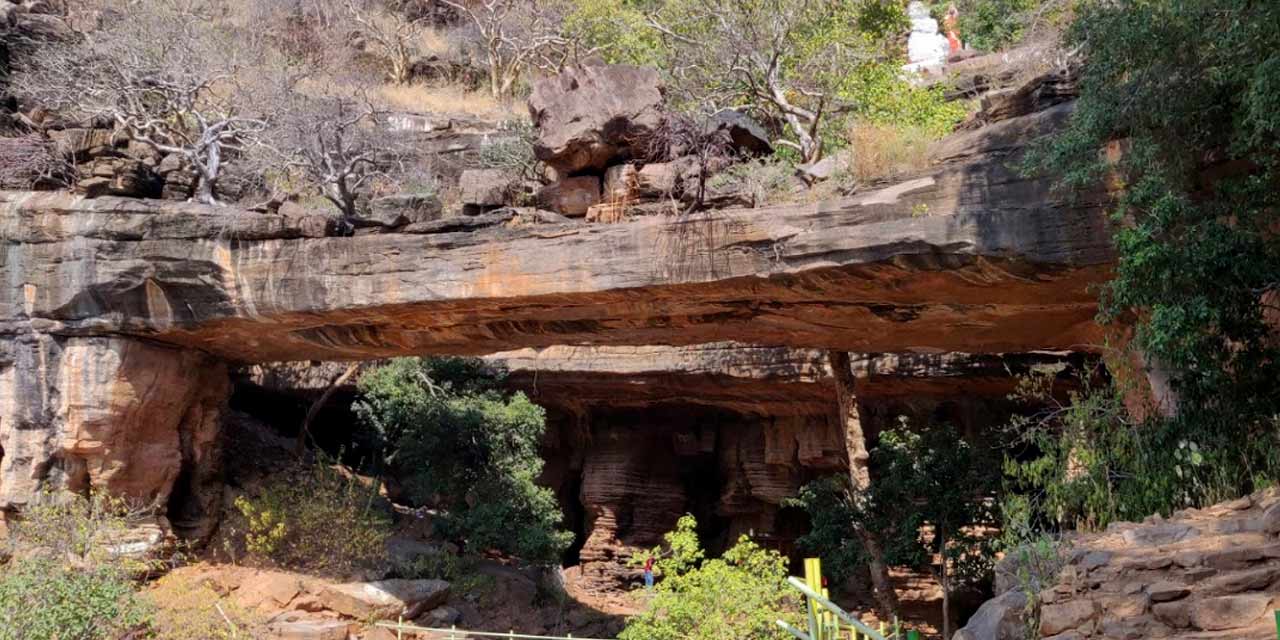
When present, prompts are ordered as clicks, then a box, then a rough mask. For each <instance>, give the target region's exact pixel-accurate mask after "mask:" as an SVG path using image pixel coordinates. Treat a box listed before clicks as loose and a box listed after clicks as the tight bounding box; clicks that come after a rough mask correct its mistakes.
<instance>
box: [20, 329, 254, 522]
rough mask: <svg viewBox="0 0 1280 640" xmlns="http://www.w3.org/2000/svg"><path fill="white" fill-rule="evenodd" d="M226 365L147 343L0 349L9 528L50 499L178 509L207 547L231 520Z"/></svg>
mask: <svg viewBox="0 0 1280 640" xmlns="http://www.w3.org/2000/svg"><path fill="white" fill-rule="evenodd" d="M229 388H230V382H229V380H228V376H227V369H226V366H225V365H224V364H222V363H221V362H218V361H217V360H214V359H212V358H209V357H207V356H204V355H202V354H199V353H195V352H191V351H182V350H178V349H174V348H172V347H168V346H164V345H151V344H148V343H145V342H140V341H137V340H128V339H119V338H108V337H95V338H60V337H53V336H37V337H34V338H30V339H28V338H25V337H24V338H23V339H21V340H11V341H5V342H0V520H3V519H4V515H5V513H7V512H11V511H14V510H17V509H20V508H21V507H22V506H24V505H25V504H27V503H28V502H29V501H31V500H33V499H36V498H37V497H38V495H39V494H40V492H41V491H43V490H50V491H53V490H70V491H76V492H84V491H88V490H89V489H90V488H91V487H92V488H93V489H95V490H99V491H106V492H110V493H113V494H117V495H124V496H129V497H131V498H133V499H134V500H138V501H140V502H142V503H144V504H155V505H160V506H168V505H169V499H170V497H171V495H172V494H174V493H175V492H178V493H180V494H181V497H182V499H181V500H179V501H177V503H179V504H181V509H180V510H179V511H176V512H171V513H170V516H171V517H173V518H174V522H173V523H172V524H173V525H174V527H175V528H176V529H177V530H178V531H179V532H181V533H184V534H187V535H190V536H194V537H201V536H203V535H204V534H205V533H207V532H208V529H209V527H210V526H211V525H212V524H213V523H214V522H216V519H215V518H216V513H217V511H218V510H219V509H221V498H222V493H221V491H222V477H221V474H220V469H221V451H220V438H219V434H220V430H221V423H220V419H221V411H222V408H223V406H224V404H225V402H226V397H227V393H228V391H229Z"/></svg>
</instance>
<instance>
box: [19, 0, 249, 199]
mask: <svg viewBox="0 0 1280 640" xmlns="http://www.w3.org/2000/svg"><path fill="white" fill-rule="evenodd" d="M209 9H210V8H209V7H206V6H205V5H203V4H202V3H200V2H199V1H198V0H154V1H152V2H147V3H146V4H141V3H129V4H124V5H122V6H121V7H120V9H119V10H118V11H115V12H112V13H109V14H107V15H106V17H105V18H104V21H103V24H102V27H101V28H100V29H98V30H96V31H94V32H92V33H88V34H83V35H81V36H80V37H78V38H75V39H72V40H70V41H67V42H51V43H48V44H47V45H46V46H44V47H41V48H40V49H39V50H37V51H35V52H33V53H32V54H31V55H29V56H24V57H23V58H22V59H21V60H20V61H19V64H18V66H17V68H16V70H15V71H16V72H15V73H14V75H13V87H14V89H15V92H17V93H19V94H24V95H25V96H27V97H29V98H31V99H33V100H34V101H36V102H37V103H39V104H42V105H44V106H46V107H48V108H51V109H53V110H55V111H57V112H59V113H61V114H63V115H65V116H69V117H73V118H75V117H78V118H83V119H85V120H98V121H106V122H110V123H112V124H113V125H114V126H115V128H116V129H117V131H119V132H120V133H122V134H124V135H125V136H128V137H129V138H130V139H131V140H134V141H137V142H140V143H142V144H145V145H148V146H150V147H152V148H154V149H155V150H157V151H159V152H161V153H165V154H174V155H177V156H180V157H181V158H182V159H183V160H185V161H186V163H187V164H188V165H189V166H191V167H192V168H193V169H194V170H195V171H196V172H197V174H198V175H199V184H198V186H197V188H196V196H195V197H196V199H197V200H199V201H200V202H203V203H206V204H217V202H218V201H217V183H218V179H219V177H220V176H221V175H222V170H223V168H224V164H225V162H226V159H227V156H228V155H229V154H233V153H237V152H239V151H241V150H242V149H244V147H245V146H246V145H248V144H250V143H251V142H252V141H253V140H254V139H255V138H256V137H257V136H258V135H259V134H260V133H261V132H262V131H263V130H264V129H265V128H266V121H265V120H264V119H263V118H262V117H260V116H259V115H257V114H253V113H248V112H246V110H245V108H244V105H246V104H249V103H250V101H249V100H247V97H248V96H249V95H250V94H251V92H252V90H251V88H250V87H248V86H247V85H246V82H245V81H246V77H245V74H244V73H243V72H244V71H245V69H246V68H247V67H248V66H249V63H250V62H252V60H253V58H254V56H256V55H258V54H257V53H256V52H255V47H251V46H246V45H245V42H247V41H248V40H243V41H241V40H239V39H238V38H237V35H236V33H235V32H233V31H231V30H229V29H228V28H227V27H226V26H225V25H223V24H218V23H217V22H216V21H215V20H214V19H213V15H212V14H211V13H210V12H209Z"/></svg>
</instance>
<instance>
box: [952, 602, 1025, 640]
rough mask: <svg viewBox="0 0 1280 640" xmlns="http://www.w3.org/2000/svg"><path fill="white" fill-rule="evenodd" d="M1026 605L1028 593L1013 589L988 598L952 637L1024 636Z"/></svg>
mask: <svg viewBox="0 0 1280 640" xmlns="http://www.w3.org/2000/svg"><path fill="white" fill-rule="evenodd" d="M1026 608H1027V594H1025V593H1023V592H1021V591H1018V590H1016V589H1015V590H1013V591H1009V592H1007V593H1004V594H1002V595H1000V596H999V597H997V598H994V599H992V600H988V601H987V602H986V603H985V604H983V605H982V606H981V607H979V608H978V611H977V612H976V613H974V614H973V616H972V617H971V618H969V623H968V624H966V625H965V626H964V628H962V629H960V630H959V631H957V632H956V635H955V636H954V638H953V640H1023V638H1025V637H1026V633H1027V622H1026V620H1025V618H1024V617H1025V616H1026Z"/></svg>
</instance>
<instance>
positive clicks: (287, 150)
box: [253, 87, 410, 222]
mask: <svg viewBox="0 0 1280 640" xmlns="http://www.w3.org/2000/svg"><path fill="white" fill-rule="evenodd" d="M313 93H314V94H316V95H310V94H307V93H304V92H302V91H299V90H297V88H296V87H290V88H289V89H287V90H285V91H284V92H282V93H281V98H280V100H279V101H278V103H277V105H278V106H277V108H276V109H275V111H276V112H277V113H278V116H277V117H276V118H275V119H274V120H273V121H272V124H271V127H270V128H269V129H268V130H267V131H266V132H265V133H264V135H263V136H262V139H261V142H260V143H259V144H258V145H257V148H256V149H255V153H254V154H253V155H254V157H255V159H256V160H257V162H258V163H259V164H260V166H261V169H262V171H263V173H270V174H274V177H276V178H277V180H276V183H277V185H289V187H288V189H287V190H291V191H293V192H294V193H289V194H286V197H288V196H292V195H295V194H296V192H298V191H302V190H306V189H311V188H314V189H316V190H318V191H319V193H320V194H321V195H322V196H324V198H325V199H326V200H328V201H329V202H331V203H332V204H333V205H334V206H335V207H337V208H338V210H339V211H340V212H341V213H342V215H343V216H344V218H346V220H347V221H348V222H350V221H352V220H354V219H356V218H358V217H359V211H358V203H359V197H360V195H361V194H362V193H364V192H367V191H368V190H369V188H370V187H371V186H372V185H373V183H374V182H376V181H378V180H380V179H385V180H388V181H390V180H393V179H394V177H395V175H396V174H398V173H400V171H401V170H402V169H403V165H404V163H405V161H406V159H407V158H408V157H409V155H410V154H409V152H408V150H407V149H404V148H403V147H402V145H401V144H400V143H399V142H398V141H397V140H396V139H395V135H394V133H393V132H391V131H390V130H389V128H388V125H387V121H386V116H387V115H388V114H387V113H386V112H385V111H382V110H380V109H378V108H377V107H375V106H374V105H373V103H372V102H371V101H370V100H369V99H368V97H367V96H366V95H364V94H363V93H358V92H357V93H348V94H345V95H344V94H339V93H334V92H329V93H326V92H324V91H323V89H322V88H321V89H317V88H313ZM279 190H280V189H279V188H278V189H277V191H279Z"/></svg>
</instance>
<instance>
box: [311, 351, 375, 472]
mask: <svg viewBox="0 0 1280 640" xmlns="http://www.w3.org/2000/svg"><path fill="white" fill-rule="evenodd" d="M359 370H360V363H359V362H352V363H351V364H350V365H348V366H347V370H346V371H343V372H342V374H340V375H339V376H338V377H336V378H334V379H333V380H331V381H330V382H329V386H327V387H325V389H324V393H322V394H320V397H319V398H317V399H316V401H315V402H312V403H311V407H310V408H309V409H307V415H306V417H304V418H303V419H302V427H301V428H299V429H298V441H297V442H296V443H295V453H296V454H297V456H298V457H299V458H301V457H302V454H303V453H305V452H306V450H307V438H308V437H310V436H311V422H312V421H314V420H315V419H316V416H317V415H319V414H320V410H321V409H323V408H324V406H325V405H326V404H329V398H332V397H333V394H334V392H335V391H337V390H338V388H339V387H341V386H342V385H343V384H346V382H347V380H350V379H351V376H353V375H355V374H356V372H357V371H359Z"/></svg>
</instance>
